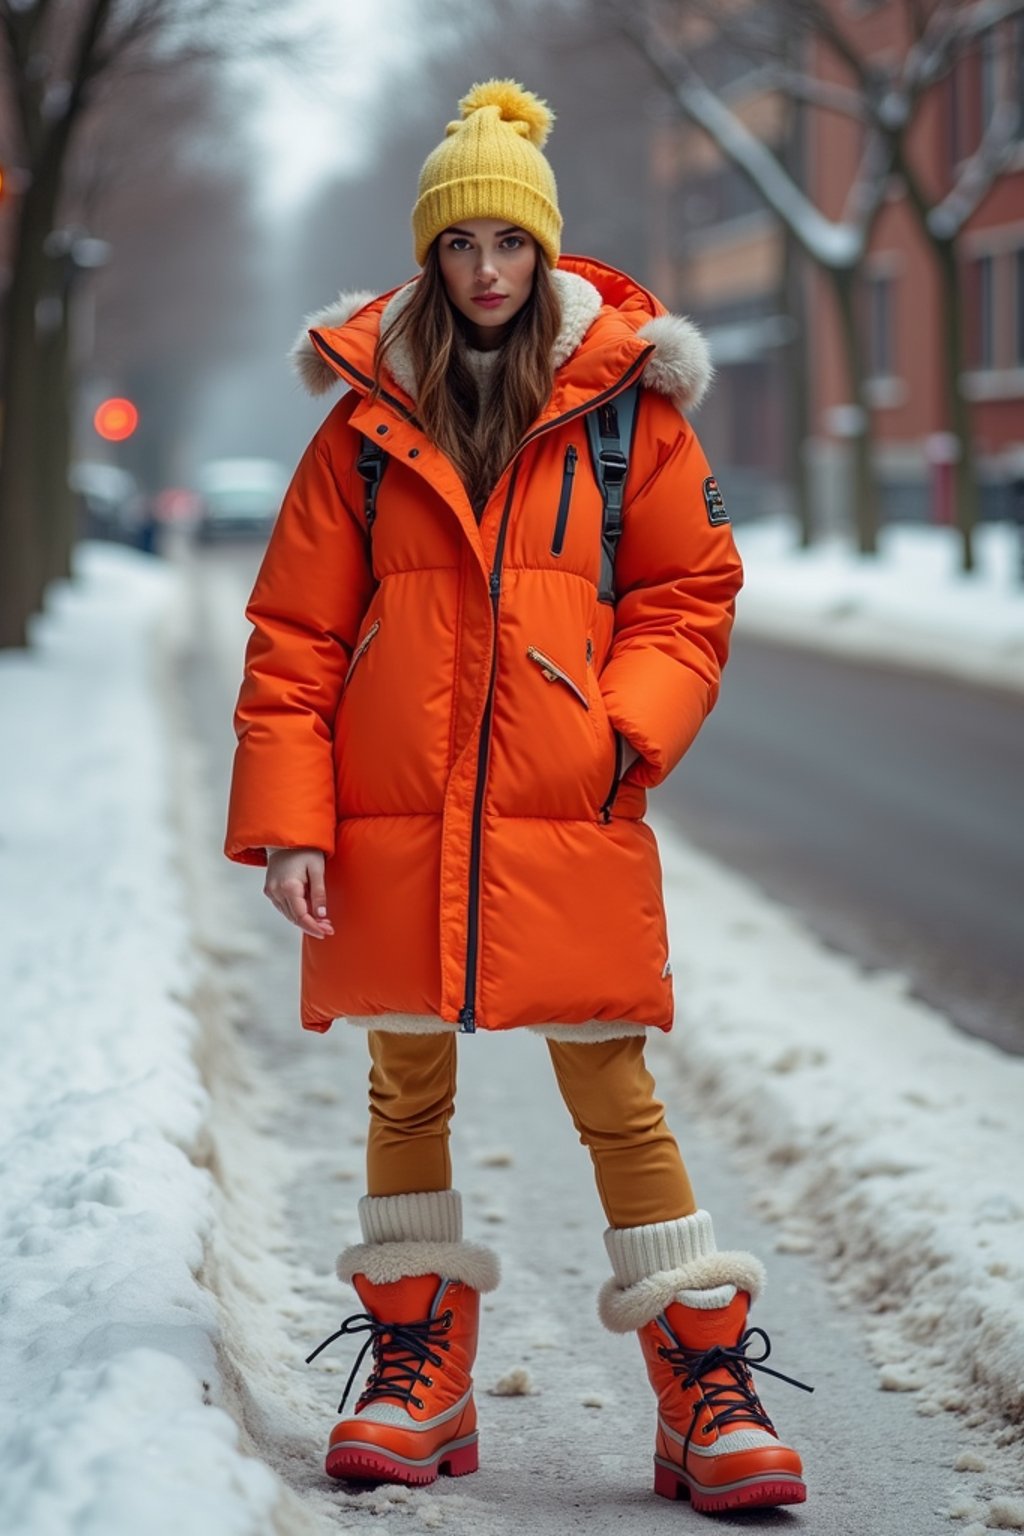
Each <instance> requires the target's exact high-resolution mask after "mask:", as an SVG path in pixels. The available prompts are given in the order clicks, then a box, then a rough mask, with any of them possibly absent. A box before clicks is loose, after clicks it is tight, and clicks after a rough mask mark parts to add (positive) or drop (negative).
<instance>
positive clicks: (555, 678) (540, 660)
mask: <svg viewBox="0 0 1024 1536" xmlns="http://www.w3.org/2000/svg"><path fill="white" fill-rule="evenodd" d="M526 654H527V656H529V658H530V660H531V661H535V662H536V663H537V665H538V667H540V670H541V675H542V676H543V678H544V680H545V682H548V683H564V684H565V686H566V687H567V688H568V689H569V691H570V693H573V694H575V695H576V697H577V698H578V699H579V701H580V703H581V704H582V705H583V708H584V709H589V708H590V700H589V699H588V698H587V696H586V694H585V693H584V692H583V689H582V688H581V687H580V685H579V683H576V682H573V680H572V678H571V677H570V676H569V674H568V672H563V671H562V669H561V667H560V666H559V665H558V663H557V662H555V661H552V660H551V658H550V657H549V656H545V655H544V652H543V651H538V649H537V647H536V646H535V645H528V646H527V647H526Z"/></svg>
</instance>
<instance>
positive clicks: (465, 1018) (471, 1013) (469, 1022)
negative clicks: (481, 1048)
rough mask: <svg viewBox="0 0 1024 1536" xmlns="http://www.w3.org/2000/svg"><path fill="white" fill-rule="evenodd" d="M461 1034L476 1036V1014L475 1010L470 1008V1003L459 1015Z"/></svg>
mask: <svg viewBox="0 0 1024 1536" xmlns="http://www.w3.org/2000/svg"><path fill="white" fill-rule="evenodd" d="M459 1034H460V1035H475V1034H476V1012H475V1010H474V1009H472V1008H471V1007H470V1006H469V1004H468V1003H467V1004H466V1006H465V1007H464V1008H463V1010H462V1012H461V1013H460V1014H459Z"/></svg>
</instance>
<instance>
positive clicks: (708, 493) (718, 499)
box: [704, 475, 729, 528]
mask: <svg viewBox="0 0 1024 1536" xmlns="http://www.w3.org/2000/svg"><path fill="white" fill-rule="evenodd" d="M704 505H705V507H707V510H708V522H709V523H710V524H711V526H712V527H713V528H717V527H718V525H719V523H727V522H728V521H729V514H728V512H727V511H726V510H725V502H724V501H723V500H722V493H721V491H720V490H719V489H718V481H717V480H716V479H715V477H714V475H708V477H707V479H706V480H705V481H704Z"/></svg>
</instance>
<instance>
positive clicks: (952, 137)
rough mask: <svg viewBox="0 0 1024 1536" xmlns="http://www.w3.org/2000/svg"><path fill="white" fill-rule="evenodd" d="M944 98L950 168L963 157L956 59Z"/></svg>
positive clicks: (957, 163)
mask: <svg viewBox="0 0 1024 1536" xmlns="http://www.w3.org/2000/svg"><path fill="white" fill-rule="evenodd" d="M946 100H947V102H948V103H949V120H948V125H947V126H948V131H949V163H950V167H951V168H955V167H956V166H958V165H959V164H960V160H961V158H962V157H963V147H962V143H961V137H960V65H959V63H958V62H956V61H954V64H953V67H952V69H951V70H950V72H949V86H948V91H947V95H946Z"/></svg>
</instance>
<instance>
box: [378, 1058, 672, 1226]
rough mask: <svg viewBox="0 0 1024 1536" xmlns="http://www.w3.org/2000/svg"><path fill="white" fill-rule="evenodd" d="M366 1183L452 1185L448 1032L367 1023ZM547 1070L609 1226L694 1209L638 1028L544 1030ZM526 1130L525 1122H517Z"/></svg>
mask: <svg viewBox="0 0 1024 1536" xmlns="http://www.w3.org/2000/svg"><path fill="white" fill-rule="evenodd" d="M369 1039H370V1060H371V1067H370V1132H369V1138H368V1141H367V1159H366V1161H367V1186H366V1187H367V1193H368V1194H371V1195H402V1194H414V1193H416V1192H417V1191H420V1190H428V1189H450V1188H451V1179H452V1168H451V1158H450V1155H449V1151H448V1124H449V1121H450V1120H451V1117H452V1115H453V1113H454V1110H455V1081H456V1042H455V1035H454V1033H451V1034H436V1035H400V1034H392V1033H389V1032H387V1031H385V1030H371V1031H370V1036H369ZM547 1047H548V1050H549V1051H550V1053H551V1061H552V1065H553V1066H554V1069H555V1078H556V1080H557V1082H558V1087H559V1089H560V1090H561V1094H562V1098H563V1099H564V1101H565V1105H566V1108H567V1109H568V1111H569V1114H570V1115H571V1116H572V1121H573V1124H574V1125H575V1127H576V1130H577V1131H578V1133H579V1138H580V1141H581V1142H582V1143H583V1145H584V1146H585V1147H586V1148H587V1150H588V1151H589V1153H590V1157H591V1160H592V1162H593V1164H594V1174H595V1177H596V1180H597V1191H598V1194H599V1195H600V1197H601V1204H602V1205H603V1206H604V1211H605V1215H606V1216H607V1218H608V1224H609V1226H612V1227H639V1226H644V1225H646V1224H647V1223H648V1222H655V1221H674V1220H676V1219H677V1218H678V1217H680V1216H689V1215H690V1214H691V1212H693V1211H695V1210H696V1209H697V1204H696V1201H695V1200H694V1196H693V1190H692V1188H691V1187H690V1180H689V1176H688V1175H687V1172H686V1168H685V1165H684V1163H683V1160H682V1158H681V1156H680V1155H679V1148H678V1147H677V1145H676V1142H675V1138H674V1137H673V1135H672V1133H671V1131H670V1130H669V1128H668V1126H667V1125H666V1124H665V1110H664V1106H663V1105H662V1104H660V1103H659V1102H658V1100H657V1099H656V1098H655V1096H654V1079H653V1077H652V1076H651V1074H650V1072H649V1071H648V1069H647V1065H646V1063H645V1061H644V1037H643V1036H642V1035H630V1036H628V1037H626V1038H625V1039H621V1040H606V1041H600V1042H584V1041H580V1042H577V1043H563V1042H562V1041H555V1040H548V1041H547ZM524 1134H526V1131H525V1129H524Z"/></svg>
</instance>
